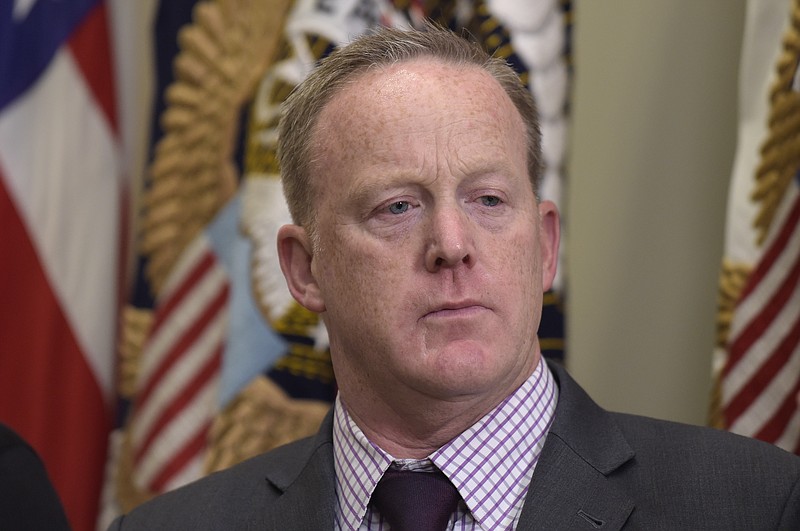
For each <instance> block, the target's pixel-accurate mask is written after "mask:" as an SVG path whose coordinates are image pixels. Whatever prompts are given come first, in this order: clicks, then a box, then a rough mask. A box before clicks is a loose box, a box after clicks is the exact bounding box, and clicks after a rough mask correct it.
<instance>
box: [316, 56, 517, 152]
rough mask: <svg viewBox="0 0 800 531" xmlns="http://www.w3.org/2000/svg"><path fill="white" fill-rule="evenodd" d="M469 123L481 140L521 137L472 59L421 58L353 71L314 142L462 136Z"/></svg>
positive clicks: (501, 97) (495, 86)
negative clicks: (467, 61) (454, 61)
mask: <svg viewBox="0 0 800 531" xmlns="http://www.w3.org/2000/svg"><path fill="white" fill-rule="evenodd" d="M473 128H477V129H479V130H480V131H481V136H482V141H484V142H491V141H493V140H494V141H497V142H499V141H501V140H500V138H499V137H503V136H513V137H515V138H516V139H517V140H519V141H522V142H524V138H525V134H524V129H525V127H524V124H523V121H522V118H521V116H520V115H519V112H518V111H517V109H516V107H515V106H514V104H513V103H512V102H511V100H510V98H509V97H508V96H507V94H506V93H505V91H504V90H503V88H502V86H501V85H500V84H499V83H498V82H497V80H495V79H494V78H493V77H492V76H491V75H490V74H489V73H488V72H486V71H485V70H483V69H482V68H480V67H478V66H476V65H472V64H452V63H448V62H445V61H442V60H439V59H436V58H429V57H422V58H416V59H413V60H409V61H404V62H400V63H396V64H392V65H388V66H376V67H373V68H372V69H370V70H368V71H367V72H364V73H361V74H358V75H356V76H354V77H353V78H352V79H351V80H350V81H349V82H348V84H347V85H346V86H345V87H343V88H342V89H340V90H339V91H338V92H337V93H336V94H335V95H334V96H333V97H332V98H331V100H330V101H329V102H328V103H327V105H326V106H325V107H324V108H323V110H322V112H321V113H320V116H319V119H318V121H317V124H316V127H315V135H314V136H315V140H316V142H314V143H315V145H317V146H320V147H323V149H324V148H325V147H333V146H330V144H331V143H334V144H339V145H338V146H336V148H338V149H341V148H344V147H346V146H343V145H342V143H343V142H345V141H346V142H348V143H352V142H356V144H362V143H363V144H365V145H366V146H367V147H374V143H375V142H376V141H377V139H380V141H381V142H385V141H386V140H387V138H386V137H387V136H388V137H402V136H403V135H408V134H413V135H414V136H419V135H426V134H428V135H431V134H432V132H434V131H439V130H442V129H447V130H448V131H449V132H451V133H453V132H455V133H456V134H457V135H459V136H460V137H466V136H470V134H469V133H471V132H473V131H472V130H473ZM475 132H477V131H475ZM472 136H473V137H475V136H479V135H477V134H474V135H472ZM351 147H355V146H352V145H351ZM362 147H363V146H362Z"/></svg>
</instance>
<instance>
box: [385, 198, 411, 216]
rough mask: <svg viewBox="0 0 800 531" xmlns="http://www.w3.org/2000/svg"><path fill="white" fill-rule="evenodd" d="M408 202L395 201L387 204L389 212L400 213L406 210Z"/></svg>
mask: <svg viewBox="0 0 800 531" xmlns="http://www.w3.org/2000/svg"><path fill="white" fill-rule="evenodd" d="M408 207H409V203H408V201H395V202H394V203H392V204H390V205H389V212H391V213H392V214H402V213H404V212H405V211H406V210H408Z"/></svg>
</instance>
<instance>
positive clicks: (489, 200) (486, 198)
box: [480, 195, 500, 207]
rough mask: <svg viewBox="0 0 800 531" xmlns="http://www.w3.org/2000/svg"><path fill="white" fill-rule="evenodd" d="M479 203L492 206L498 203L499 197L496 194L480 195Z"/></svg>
mask: <svg viewBox="0 0 800 531" xmlns="http://www.w3.org/2000/svg"><path fill="white" fill-rule="evenodd" d="M480 200H481V203H483V205H484V206H488V207H493V206H497V205H499V204H500V198H499V197H497V196H496V195H482V196H481V197H480Z"/></svg>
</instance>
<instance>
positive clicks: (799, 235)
mask: <svg viewBox="0 0 800 531" xmlns="http://www.w3.org/2000/svg"><path fill="white" fill-rule="evenodd" d="M773 227H774V230H773V231H771V234H770V235H769V237H768V240H767V241H766V242H765V244H764V254H763V256H762V257H761V260H760V261H759V263H758V265H757V267H756V269H755V270H754V271H753V273H752V274H751V275H750V277H749V279H748V283H747V285H746V287H745V289H744V292H743V293H742V296H741V298H740V301H739V303H738V305H737V307H736V313H735V316H734V319H733V321H732V324H731V331H730V341H729V348H728V358H727V361H726V363H725V367H724V369H723V372H722V378H723V380H722V383H723V385H722V400H723V411H724V417H725V422H726V427H727V428H728V429H729V430H731V431H733V432H736V433H740V434H743V435H748V436H751V437H755V438H757V439H761V440H764V441H768V442H771V443H773V444H776V445H778V446H780V447H781V448H784V449H786V450H788V451H791V452H795V453H797V454H800V284H799V283H798V279H799V278H800V194H798V186H797V183H796V180H795V181H794V182H793V183H792V184H791V185H790V186H789V187H788V188H787V191H786V193H785V196H784V197H783V200H782V204H781V207H780V209H779V211H778V215H777V216H776V219H775V221H773Z"/></svg>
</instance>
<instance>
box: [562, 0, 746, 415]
mask: <svg viewBox="0 0 800 531" xmlns="http://www.w3.org/2000/svg"><path fill="white" fill-rule="evenodd" d="M744 8H745V2H744V0H647V1H642V0H604V1H596V0H589V1H587V0H575V2H574V14H575V17H574V61H575V68H576V78H575V85H574V92H573V116H572V131H571V154H570V158H569V161H568V168H569V169H568V171H569V180H570V184H569V189H568V192H567V198H568V203H567V205H565V217H566V218H567V219H566V222H567V230H568V235H567V238H568V240H567V244H566V245H567V247H566V250H567V260H568V262H567V274H568V277H567V278H568V282H569V293H568V296H569V330H568V341H569V343H568V366H569V368H570V369H571V372H572V374H573V375H574V376H575V377H576V378H577V379H578V381H580V382H581V383H582V384H583V385H584V386H585V387H586V389H587V390H588V391H589V392H590V394H591V395H592V396H593V397H594V398H595V399H596V400H597V401H598V402H600V404H601V405H603V406H605V407H607V408H610V409H615V410H620V411H628V412H633V413H641V414H646V415H651V416H655V417H660V418H668V419H673V420H679V421H684V422H690V423H695V424H703V423H705V421H706V415H707V406H708V398H709V392H710V370H711V352H712V349H713V342H714V326H715V324H714V319H715V311H716V288H717V273H718V270H719V263H720V258H721V256H722V248H723V231H724V219H725V203H726V194H727V189H728V181H729V178H730V172H731V167H732V163H733V157H734V152H735V142H736V109H737V100H736V98H737V82H738V78H737V76H738V64H739V54H740V46H741V40H742V33H743V24H744Z"/></svg>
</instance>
